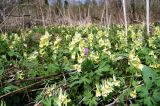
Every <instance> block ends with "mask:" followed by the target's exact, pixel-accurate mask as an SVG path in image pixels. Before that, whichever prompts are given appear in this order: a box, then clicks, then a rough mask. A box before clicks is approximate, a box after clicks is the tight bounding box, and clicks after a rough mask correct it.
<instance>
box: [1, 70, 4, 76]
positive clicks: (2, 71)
mask: <svg viewBox="0 0 160 106" xmlns="http://www.w3.org/2000/svg"><path fill="white" fill-rule="evenodd" d="M3 73H4V69H3V68H2V69H0V76H1V75H2V74H3Z"/></svg>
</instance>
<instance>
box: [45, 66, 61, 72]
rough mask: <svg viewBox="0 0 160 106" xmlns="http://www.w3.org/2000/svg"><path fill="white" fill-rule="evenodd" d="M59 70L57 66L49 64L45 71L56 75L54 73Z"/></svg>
mask: <svg viewBox="0 0 160 106" xmlns="http://www.w3.org/2000/svg"><path fill="white" fill-rule="evenodd" d="M59 69H60V68H59V66H58V65H57V64H49V65H48V69H47V71H48V72H51V73H56V72H58V71H59Z"/></svg>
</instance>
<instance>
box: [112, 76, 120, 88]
mask: <svg viewBox="0 0 160 106" xmlns="http://www.w3.org/2000/svg"><path fill="white" fill-rule="evenodd" d="M112 83H113V85H114V86H120V81H118V80H116V77H115V76H114V75H113V82H112Z"/></svg>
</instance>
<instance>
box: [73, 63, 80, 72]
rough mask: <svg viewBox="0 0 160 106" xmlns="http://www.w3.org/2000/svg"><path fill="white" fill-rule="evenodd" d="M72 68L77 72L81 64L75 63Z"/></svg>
mask: <svg viewBox="0 0 160 106" xmlns="http://www.w3.org/2000/svg"><path fill="white" fill-rule="evenodd" d="M73 67H74V69H75V70H77V71H78V72H81V65H80V64H75V65H74V66H73Z"/></svg>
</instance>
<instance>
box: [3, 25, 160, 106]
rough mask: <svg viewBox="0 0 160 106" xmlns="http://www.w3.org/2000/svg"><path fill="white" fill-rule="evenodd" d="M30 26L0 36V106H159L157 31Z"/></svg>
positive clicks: (159, 43)
mask: <svg viewBox="0 0 160 106" xmlns="http://www.w3.org/2000/svg"><path fill="white" fill-rule="evenodd" d="M151 29H152V30H151V35H150V36H146V31H145V26H144V25H130V26H129V27H128V36H126V35H125V31H124V27H123V26H120V25H115V26H111V27H109V28H108V27H100V26H95V25H87V26H83V27H82V26H53V27H48V28H44V27H34V28H32V29H30V30H27V31H24V32H22V33H19V34H16V33H6V34H1V35H0V103H1V106H25V105H26V104H28V105H29V104H30V105H35V104H37V105H44V106H63V105H64V106H67V105H68V106H77V105H84V106H97V105H99V106H104V105H107V104H110V103H112V104H114V105H120V106H121V105H122V106H123V105H133V106H141V105H143V106H145V105H146V106H158V104H159V103H160V26H151Z"/></svg>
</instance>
